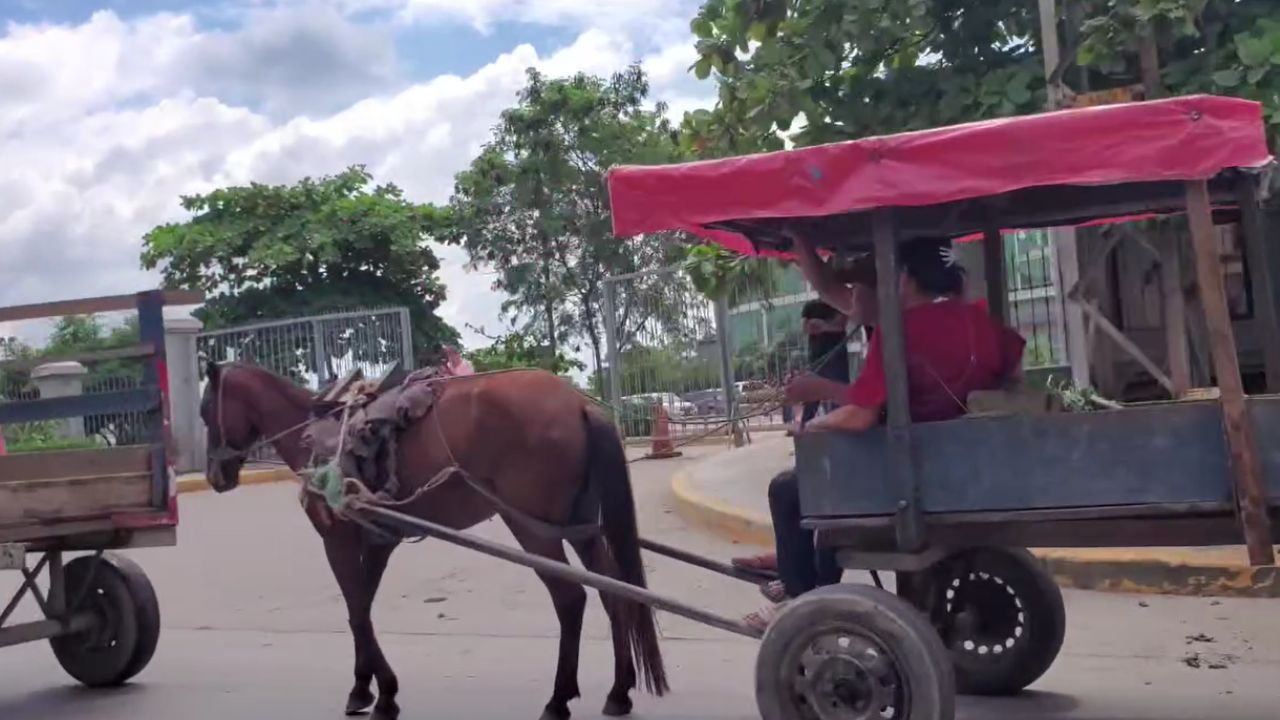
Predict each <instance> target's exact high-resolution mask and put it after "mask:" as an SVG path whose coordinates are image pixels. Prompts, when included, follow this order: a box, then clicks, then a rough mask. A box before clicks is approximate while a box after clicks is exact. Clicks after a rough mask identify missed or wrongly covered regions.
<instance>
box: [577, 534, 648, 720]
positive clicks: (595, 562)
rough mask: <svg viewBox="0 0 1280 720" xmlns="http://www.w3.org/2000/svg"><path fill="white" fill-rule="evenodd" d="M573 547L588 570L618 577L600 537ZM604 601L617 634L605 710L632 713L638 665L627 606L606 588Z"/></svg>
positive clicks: (618, 714) (612, 713)
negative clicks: (634, 654) (629, 636)
mask: <svg viewBox="0 0 1280 720" xmlns="http://www.w3.org/2000/svg"><path fill="white" fill-rule="evenodd" d="M573 549H574V551H576V552H577V553H578V557H579V558H581V559H582V564H583V566H585V567H586V568H587V569H588V570H590V571H591V572H593V573H597V574H599V575H607V576H608V577H613V578H616V577H618V572H617V570H616V567H615V565H614V562H613V556H611V555H610V554H609V548H608V546H606V545H605V544H604V542H603V541H602V540H600V538H592V539H590V540H585V541H582V542H576V543H574V544H573ZM600 602H601V603H603V604H604V611H605V613H607V614H608V616H609V630H610V632H611V633H612V635H613V688H612V689H611V690H609V696H608V697H607V698H606V699H605V703H604V710H603V713H604V714H605V715H607V716H609V717H621V716H623V715H630V714H631V708H632V704H631V691H632V690H633V689H634V688H635V686H636V665H635V662H634V661H633V660H632V659H631V642H630V640H629V639H628V637H627V627H628V625H627V622H626V619H625V618H624V617H623V616H622V613H623V612H624V611H625V608H624V606H623V604H622V603H621V602H619V601H618V599H617V598H615V597H614V596H612V595H610V594H608V593H605V592H602V593H600Z"/></svg>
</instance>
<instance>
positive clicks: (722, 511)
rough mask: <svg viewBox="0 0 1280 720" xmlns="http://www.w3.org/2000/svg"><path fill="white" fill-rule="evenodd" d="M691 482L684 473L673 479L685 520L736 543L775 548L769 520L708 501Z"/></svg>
mask: <svg viewBox="0 0 1280 720" xmlns="http://www.w3.org/2000/svg"><path fill="white" fill-rule="evenodd" d="M689 480H690V478H689V474H688V473H687V472H685V471H684V470H677V471H676V473H675V474H674V475H672V476H671V491H672V492H673V493H674V494H675V497H676V512H677V513H679V514H680V516H681V517H683V518H684V519H686V520H688V521H689V522H692V523H695V524H698V525H701V526H703V527H705V528H707V529H708V530H710V531H712V532H714V533H715V534H717V535H719V536H720V537H723V538H725V539H726V540H730V541H732V542H735V543H745V544H748V545H759V546H761V547H773V523H772V522H771V521H770V520H769V518H768V517H765V516H764V515H760V514H757V513H753V512H750V511H747V510H742V509H740V508H736V507H734V506H732V505H729V504H728V503H723V502H720V501H719V500H716V499H715V498H712V497H708V496H706V495H704V494H702V493H700V492H698V491H697V490H695V489H694V488H693V483H691V482H690V481H689Z"/></svg>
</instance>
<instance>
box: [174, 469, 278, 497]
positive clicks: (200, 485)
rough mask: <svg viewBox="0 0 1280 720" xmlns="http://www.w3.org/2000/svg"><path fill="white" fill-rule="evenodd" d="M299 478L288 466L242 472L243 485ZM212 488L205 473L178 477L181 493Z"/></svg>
mask: <svg viewBox="0 0 1280 720" xmlns="http://www.w3.org/2000/svg"><path fill="white" fill-rule="evenodd" d="M297 479H298V476H297V475H294V474H293V471H292V470H290V469H289V468H286V467H279V468H264V469H262V470H246V471H244V472H242V473H240V484H241V485H265V484H267V483H277V482H292V481H296V480H297ZM212 489H213V488H212V487H210V485H209V481H208V480H207V479H205V477H204V476H203V475H187V476H183V477H179V478H178V494H179V495H185V494H187V493H194V492H204V491H206V490H212Z"/></svg>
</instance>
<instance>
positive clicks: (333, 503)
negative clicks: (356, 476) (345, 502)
mask: <svg viewBox="0 0 1280 720" xmlns="http://www.w3.org/2000/svg"><path fill="white" fill-rule="evenodd" d="M311 486H312V487H313V488H315V489H316V490H317V491H319V493H320V494H321V495H322V496H323V497H324V501H325V502H326V503H328V504H329V507H330V508H333V509H334V510H338V509H340V508H341V507H342V495H343V487H342V486H343V477H342V471H341V470H340V469H338V461H336V460H331V461H329V462H328V463H326V464H325V466H324V467H322V468H320V469H319V470H317V471H316V472H315V474H314V475H312V476H311Z"/></svg>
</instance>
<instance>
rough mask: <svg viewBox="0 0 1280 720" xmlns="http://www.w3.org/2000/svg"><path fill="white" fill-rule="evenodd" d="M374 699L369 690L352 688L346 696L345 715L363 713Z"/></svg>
mask: <svg viewBox="0 0 1280 720" xmlns="http://www.w3.org/2000/svg"><path fill="white" fill-rule="evenodd" d="M376 699H377V698H375V697H374V696H373V693H372V692H370V691H369V690H352V691H351V694H350V695H349V696H347V716H348V717H351V716H353V715H363V714H365V712H366V711H368V709H369V706H370V705H372V704H373V701H374V700H376Z"/></svg>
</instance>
